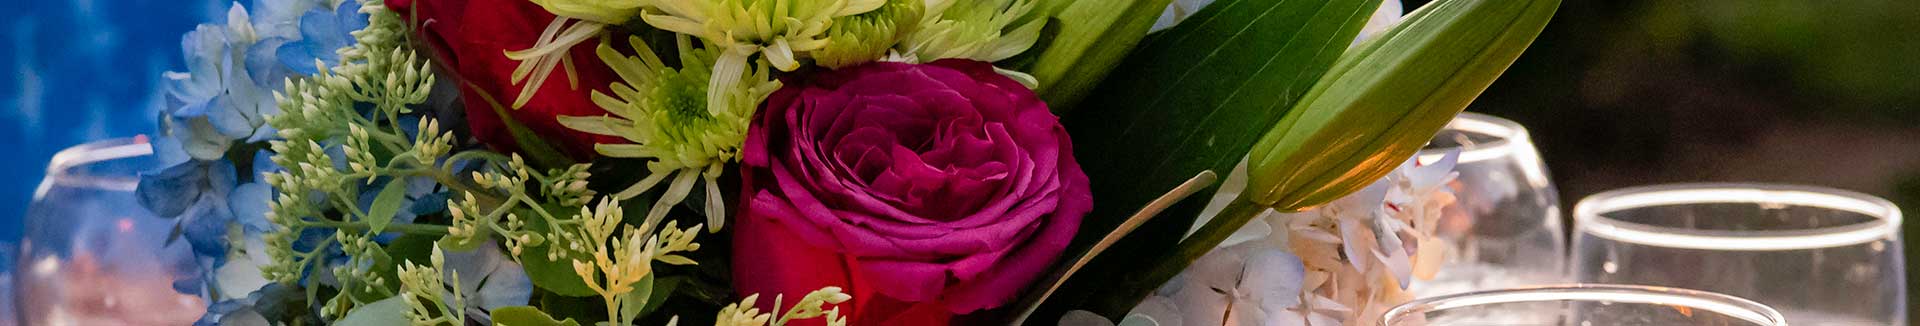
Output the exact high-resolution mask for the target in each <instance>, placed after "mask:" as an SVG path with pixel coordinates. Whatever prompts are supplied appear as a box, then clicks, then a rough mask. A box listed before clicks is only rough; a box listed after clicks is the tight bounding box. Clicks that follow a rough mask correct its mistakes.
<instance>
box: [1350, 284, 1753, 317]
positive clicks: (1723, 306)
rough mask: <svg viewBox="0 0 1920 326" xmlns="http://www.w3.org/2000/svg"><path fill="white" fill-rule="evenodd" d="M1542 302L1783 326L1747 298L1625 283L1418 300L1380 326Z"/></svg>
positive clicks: (1398, 309) (1394, 310) (1393, 312)
mask: <svg viewBox="0 0 1920 326" xmlns="http://www.w3.org/2000/svg"><path fill="white" fill-rule="evenodd" d="M1543 301H1603V302H1611V303H1637V304H1657V305H1668V306H1677V307H1687V308H1693V309H1700V310H1705V311H1711V312H1715V313H1719V314H1722V315H1726V316H1730V317H1734V318H1739V319H1740V320H1745V321H1748V322H1753V323H1758V324H1762V325H1768V326H1785V325H1786V324H1787V322H1786V320H1787V319H1786V317H1785V316H1783V315H1781V314H1780V311H1778V310H1774V309H1773V307H1768V306H1767V305H1764V304H1760V303H1759V302H1754V301H1753V300H1748V299H1746V298H1741V297H1736V296H1731V295H1725V294H1720V293H1714V292H1707V291H1699V290H1689V289H1681V288H1670V287H1659V286H1647V285H1626V284H1591V283H1574V284H1555V285H1541V286H1525V287H1514V288H1506V289H1496V290H1486V291H1475V292H1467V293H1459V294H1450V295H1442V296H1437V297H1430V298H1421V299H1416V300H1413V301H1409V302H1407V303H1403V304H1400V305H1399V306H1395V307H1393V308H1392V309H1388V310H1387V312H1386V314H1384V315H1383V316H1382V318H1380V325H1382V326H1389V325H1391V323H1392V322H1393V321H1394V320H1395V317H1399V316H1405V315H1411V314H1415V313H1421V312H1426V311H1434V310H1446V309H1454V308H1461V307H1471V306H1483V305H1492V304H1503V303H1521V302H1543Z"/></svg>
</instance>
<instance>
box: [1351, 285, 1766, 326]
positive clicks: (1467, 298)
mask: <svg viewBox="0 0 1920 326" xmlns="http://www.w3.org/2000/svg"><path fill="white" fill-rule="evenodd" d="M1380 320H1381V325H1383V326H1469V325H1471V326H1487V325H1529V326H1549V325H1560V326H1641V325H1662V326H1785V325H1787V324H1786V321H1785V318H1784V317H1781V316H1780V312H1778V311H1775V310H1774V309H1773V308H1769V307H1767V306H1765V305H1762V304H1760V303H1757V302H1753V301H1752V300H1747V299H1742V298H1739V297H1734V296H1729V295H1724V294H1718V293H1711V292H1703V291H1694V290H1686V289H1675V288H1664V287H1653V286H1636V285H1607V284H1569V285H1550V286H1539V287H1522V288H1512V289H1501V290H1489V291H1480V292H1469V293H1461V294H1453V295H1445V296H1439V297H1432V298H1426V299H1419V300H1414V301H1412V302H1407V303H1405V304H1401V305H1400V306H1397V307H1394V308H1393V309H1389V310H1387V312H1386V315H1385V316H1382V318H1381V319H1380Z"/></svg>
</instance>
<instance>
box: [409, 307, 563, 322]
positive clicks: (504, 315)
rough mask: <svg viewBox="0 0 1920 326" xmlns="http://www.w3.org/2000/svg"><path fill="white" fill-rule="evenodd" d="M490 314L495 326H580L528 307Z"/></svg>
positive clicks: (505, 309) (505, 308)
mask: <svg viewBox="0 0 1920 326" xmlns="http://www.w3.org/2000/svg"><path fill="white" fill-rule="evenodd" d="M490 313H491V314H492V315H491V316H492V317H493V324H494V325H495V326H580V323H578V322H574V321H573V318H567V320H553V317H550V316H547V313H545V312H541V311H540V309H539V308H534V307H528V306H514V307H500V309H494V310H493V311H492V312H490ZM395 325H399V324H395Z"/></svg>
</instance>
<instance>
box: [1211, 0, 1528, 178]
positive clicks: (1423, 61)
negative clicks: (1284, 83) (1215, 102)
mask: <svg viewBox="0 0 1920 326" xmlns="http://www.w3.org/2000/svg"><path fill="white" fill-rule="evenodd" d="M1559 5H1560V1H1559V0H1523V1H1507V0H1465V1H1441V2H1436V3H1434V4H1433V5H1429V6H1426V7H1424V8H1421V9H1420V10H1419V11H1415V12H1414V13H1413V14H1412V15H1410V16H1409V17H1408V18H1407V20H1406V21H1405V22H1404V23H1402V24H1401V25H1400V26H1397V27H1395V28H1394V29H1393V30H1391V31H1388V32H1387V33H1386V34H1385V35H1382V36H1381V37H1380V38H1378V39H1375V40H1372V41H1370V42H1369V43H1366V44H1364V45H1362V46H1361V47H1360V48H1357V49H1354V50H1353V51H1355V52H1352V53H1348V54H1346V55H1343V56H1342V57H1341V58H1340V61H1338V62H1335V63H1334V66H1333V68H1332V69H1331V70H1329V71H1328V72H1327V74H1326V75H1325V76H1322V77H1321V79H1320V82H1318V83H1315V84H1314V87H1313V89H1311V90H1309V91H1308V93H1307V95H1306V96H1305V97H1304V98H1302V99H1301V100H1300V102H1299V103H1297V104H1295V106H1294V108H1293V110H1291V111H1289V112H1287V115H1286V116H1285V117H1284V118H1282V119H1281V120H1280V123H1278V124H1276V125H1275V126H1274V128H1273V129H1272V130H1270V131H1268V132H1267V134H1266V135H1265V136H1263V137H1261V139H1260V142H1259V143H1256V144H1255V145H1254V148H1253V151H1252V153H1250V154H1251V155H1250V157H1249V161H1248V162H1249V169H1248V172H1249V174H1248V175H1249V184H1248V187H1247V189H1246V191H1245V192H1244V193H1242V196H1243V197H1245V198H1247V199H1248V200H1250V201H1252V202H1253V203H1256V204H1261V205H1266V206H1271V207H1273V208H1275V209H1279V210H1301V209H1305V208H1310V207H1313V206H1316V205H1320V204H1324V203H1327V202H1329V201H1332V200H1333V199H1336V198H1339V197H1341V196H1344V195H1346V194H1348V193H1352V192H1354V191H1356V190H1359V189H1360V188H1362V187H1366V186H1367V184H1369V183H1372V182H1373V180H1375V179H1379V178H1380V177H1381V176H1382V175H1385V174H1386V173H1387V172H1390V171H1392V170H1393V169H1394V167H1396V166H1399V165H1400V163H1401V162H1403V161H1406V159H1407V158H1408V157H1411V156H1412V155H1413V154H1414V153H1416V152H1418V151H1419V150H1420V148H1421V147H1422V146H1424V145H1425V144H1426V141H1427V140H1428V139H1430V138H1432V136H1433V134H1434V133H1435V132H1438V131H1439V130H1440V128H1442V127H1445V126H1446V124H1447V122H1448V121H1451V120H1452V119H1453V116H1454V115H1456V114H1458V113H1459V112H1460V111H1461V110H1462V109H1465V108H1466V107H1467V104H1468V103H1470V102H1472V101H1473V99H1474V98H1475V97H1478V96H1479V95H1480V92H1481V91H1484V90H1486V88H1487V86H1488V85H1490V84H1492V83H1493V80H1494V79H1495V78H1497V77H1499V76H1500V73H1501V72H1504V71H1506V69H1507V66H1509V65H1511V64H1512V63H1513V61H1514V59H1515V58H1517V57H1519V56H1520V53H1521V51H1524V50H1526V47H1527V45H1528V44H1530V43H1532V41H1533V38H1534V37H1535V36H1538V35H1539V34H1540V30H1541V29H1542V28H1544V27H1545V26H1546V24H1547V20H1548V19H1549V18H1551V17H1552V16H1553V12H1554V9H1556V8H1557V7H1559Z"/></svg>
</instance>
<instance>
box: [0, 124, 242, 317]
mask: <svg viewBox="0 0 1920 326" xmlns="http://www.w3.org/2000/svg"><path fill="white" fill-rule="evenodd" d="M152 153H153V150H152V147H151V146H150V145H149V144H147V142H146V141H145V139H144V138H130V139H112V140H104V141H98V142H93V143H88V144H83V145H80V146H75V147H73V148H69V149H67V150H63V151H60V152H59V153H57V154H55V155H54V156H53V159H52V161H51V162H50V163H49V164H48V167H47V176H46V178H45V179H44V180H42V181H41V183H40V188H39V189H38V190H36V191H35V192H34V196H33V203H32V204H30V205H29V206H28V208H27V215H26V218H25V223H26V229H25V233H24V235H23V237H22V240H21V243H20V254H19V258H18V259H19V261H17V262H16V263H15V265H14V266H15V270H14V280H15V281H16V283H14V286H13V292H14V293H13V299H14V304H15V306H16V308H17V310H16V313H17V314H18V316H10V317H17V318H18V319H19V323H20V325H89V326H93V325H99V326H111V325H187V324H192V323H193V322H194V321H195V320H197V319H199V317H200V315H201V314H202V313H205V312H206V307H207V303H206V301H205V300H204V299H202V298H200V297H199V296H197V295H195V294H186V293H181V292H180V291H177V290H176V289H175V282H176V281H178V280H181V279H184V278H186V277H189V276H192V275H195V274H193V273H195V271H196V268H197V267H196V265H195V261H194V257H193V254H192V252H191V250H190V249H188V248H187V243H186V241H185V240H179V241H170V240H169V239H168V238H169V233H170V231H172V230H173V227H174V223H175V222H176V221H175V220H173V219H164V218H160V217H157V216H154V214H153V213H151V212H149V211H148V210H147V209H146V208H145V207H143V206H141V205H140V202H139V200H138V199H136V197H135V195H134V188H135V187H137V186H138V184H139V173H140V172H141V171H149V170H151V169H154V168H156V167H157V165H158V164H159V162H158V161H157V160H156V159H155V158H154V157H153V155H152Z"/></svg>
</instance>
